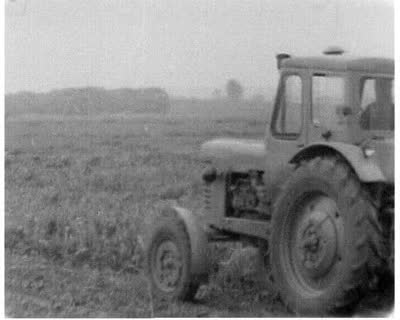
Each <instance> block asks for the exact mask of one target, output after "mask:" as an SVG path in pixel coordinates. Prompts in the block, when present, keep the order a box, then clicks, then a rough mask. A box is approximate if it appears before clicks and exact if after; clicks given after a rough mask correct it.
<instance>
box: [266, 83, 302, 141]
mask: <svg viewBox="0 0 400 320" xmlns="http://www.w3.org/2000/svg"><path fill="white" fill-rule="evenodd" d="M302 88H303V84H302V80H301V78H300V76H298V75H288V76H286V77H285V78H284V79H283V80H282V82H281V88H280V89H281V90H280V95H279V96H278V101H277V104H276V106H275V112H274V118H273V123H272V132H273V134H274V135H278V136H281V137H282V138H287V139H293V138H296V137H297V136H298V135H299V134H300V132H301V127H302V91H303V89H302Z"/></svg>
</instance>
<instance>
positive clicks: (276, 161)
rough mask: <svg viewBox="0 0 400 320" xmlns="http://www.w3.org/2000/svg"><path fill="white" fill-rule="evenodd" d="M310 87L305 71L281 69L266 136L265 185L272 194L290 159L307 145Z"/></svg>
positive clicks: (287, 168) (286, 170)
mask: <svg viewBox="0 0 400 320" xmlns="http://www.w3.org/2000/svg"><path fill="white" fill-rule="evenodd" d="M309 87H310V84H309V77H307V73H306V72H302V71H283V72H282V74H281V79H280V84H279V88H278V94H277V97H276V99H275V104H274V109H273V113H272V119H271V124H270V128H269V129H268V130H269V133H267V135H266V136H267V138H266V150H267V159H266V161H267V163H266V178H267V179H268V180H269V181H266V184H267V185H269V186H270V188H269V189H270V192H269V193H270V195H271V197H273V196H274V194H275V192H276V189H277V188H278V187H279V185H280V184H281V182H283V181H285V180H286V178H287V176H288V174H289V173H290V165H289V161H290V159H291V158H292V157H293V156H294V155H295V154H296V153H297V152H298V151H299V150H300V149H301V148H303V147H304V146H305V144H306V137H307V125H306V123H307V122H306V119H307V116H306V115H307V112H308V109H309V96H310V93H309Z"/></svg>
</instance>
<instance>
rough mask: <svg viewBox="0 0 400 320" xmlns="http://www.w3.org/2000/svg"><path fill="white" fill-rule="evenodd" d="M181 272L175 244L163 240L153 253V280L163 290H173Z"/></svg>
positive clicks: (180, 263)
mask: <svg viewBox="0 0 400 320" xmlns="http://www.w3.org/2000/svg"><path fill="white" fill-rule="evenodd" d="M181 273H182V259H181V255H180V253H179V249H178V247H177V245H176V244H175V243H174V242H172V241H169V240H168V241H164V242H162V243H161V244H160V245H159V247H158V248H157V251H156V255H155V277H154V278H155V281H156V283H157V285H158V286H159V287H160V288H161V289H162V290H164V291H173V290H174V289H175V288H176V287H177V285H178V282H179V279H180V277H181Z"/></svg>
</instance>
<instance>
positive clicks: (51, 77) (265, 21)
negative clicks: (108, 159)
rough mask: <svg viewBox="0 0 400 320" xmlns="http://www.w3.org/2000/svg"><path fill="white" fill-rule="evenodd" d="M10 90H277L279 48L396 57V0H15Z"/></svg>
mask: <svg viewBox="0 0 400 320" xmlns="http://www.w3.org/2000/svg"><path fill="white" fill-rule="evenodd" d="M5 11H6V19H5V91H6V93H9V92H16V91H21V90H24V91H40V92H42V91H49V90H52V89H56V88H65V87H82V86H100V87H105V88H119V87H132V88H135V87H148V86H159V87H162V88H165V89H166V90H167V92H169V93H170V94H174V95H185V96H198V97H207V96H211V94H212V92H213V91H214V89H216V88H218V89H221V90H223V89H224V86H225V84H226V81H227V80H228V79H230V78H235V79H237V80H238V81H239V82H240V83H242V85H243V86H244V88H245V92H246V93H247V95H252V94H256V93H262V94H264V95H266V96H267V97H270V96H272V95H273V93H274V88H275V86H276V82H277V79H278V73H277V70H276V61H275V55H276V54H277V53H279V52H288V53H290V54H293V55H319V54H321V52H322V51H323V50H324V49H325V48H327V47H328V46H331V45H339V46H341V47H342V48H344V49H345V50H346V52H348V54H351V55H363V56H385V57H393V56H394V9H393V2H392V1H391V0H302V1H299V0H214V1H211V0H202V1H198V0H13V1H11V0H8V3H7V4H6V10H5Z"/></svg>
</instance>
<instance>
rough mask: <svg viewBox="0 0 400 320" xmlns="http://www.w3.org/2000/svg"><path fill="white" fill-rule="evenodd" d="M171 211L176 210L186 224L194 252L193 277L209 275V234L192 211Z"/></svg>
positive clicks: (178, 208)
mask: <svg viewBox="0 0 400 320" xmlns="http://www.w3.org/2000/svg"><path fill="white" fill-rule="evenodd" d="M171 209H172V210H174V211H175V212H176V214H177V215H178V217H179V218H180V219H181V220H182V221H183V222H184V224H185V227H186V231H187V233H188V235H189V239H190V246H191V251H192V259H191V272H192V275H195V276H196V275H206V274H208V273H209V268H210V253H209V245H208V239H207V233H206V232H205V230H204V228H203V227H202V225H201V224H200V222H199V221H198V219H197V218H196V216H195V215H194V214H193V213H192V212H191V211H189V210H187V209H185V208H182V207H178V206H172V207H171Z"/></svg>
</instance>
